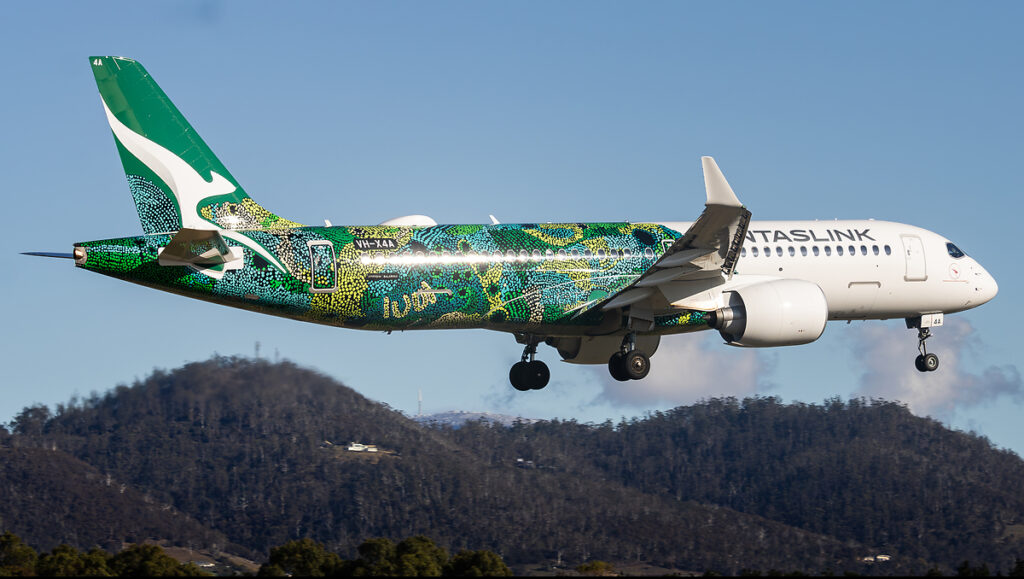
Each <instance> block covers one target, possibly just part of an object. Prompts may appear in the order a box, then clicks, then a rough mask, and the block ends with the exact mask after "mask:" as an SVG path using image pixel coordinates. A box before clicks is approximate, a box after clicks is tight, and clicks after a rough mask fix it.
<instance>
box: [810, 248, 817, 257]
mask: <svg viewBox="0 0 1024 579" xmlns="http://www.w3.org/2000/svg"><path fill="white" fill-rule="evenodd" d="M811 253H813V254H814V257H818V246H817V245H815V246H814V247H812V248H811Z"/></svg>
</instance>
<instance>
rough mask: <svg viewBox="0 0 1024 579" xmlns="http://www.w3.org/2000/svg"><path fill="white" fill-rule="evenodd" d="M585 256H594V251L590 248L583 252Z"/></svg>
mask: <svg viewBox="0 0 1024 579" xmlns="http://www.w3.org/2000/svg"><path fill="white" fill-rule="evenodd" d="M583 257H585V258H586V259H590V258H592V257H594V252H593V251H590V250H589V249H588V250H586V251H584V252H583Z"/></svg>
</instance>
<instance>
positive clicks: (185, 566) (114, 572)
mask: <svg viewBox="0 0 1024 579" xmlns="http://www.w3.org/2000/svg"><path fill="white" fill-rule="evenodd" d="M203 575H209V574H208V573H204V572H203V571H202V569H200V568H199V567H197V566H196V565H194V564H192V563H178V562H177V561H175V560H174V559H173V558H171V557H170V556H169V555H167V554H166V553H164V550H163V549H162V548H160V547H159V546H157V545H132V546H131V547H129V548H127V549H125V550H123V551H121V552H120V553H118V554H116V555H111V554H110V553H107V552H106V551H104V550H102V549H99V548H96V547H94V548H92V549H90V550H89V551H88V552H84V553H83V552H81V551H79V550H78V549H75V548H74V547H71V546H69V545H58V546H56V547H54V548H53V550H52V551H50V552H49V553H43V554H42V555H40V554H39V553H37V552H36V550H35V549H33V548H32V547H30V546H29V545H26V544H25V543H24V542H23V541H22V540H21V538H20V537H18V536H17V535H14V534H13V533H11V532H6V533H4V534H3V535H0V576H2V577H33V576H40V577H197V576H203Z"/></svg>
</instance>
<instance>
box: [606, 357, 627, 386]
mask: <svg viewBox="0 0 1024 579" xmlns="http://www.w3.org/2000/svg"><path fill="white" fill-rule="evenodd" d="M625 358H626V356H625V355H624V354H623V353H622V352H615V353H614V354H612V357H611V358H610V359H609V360H608V373H609V374H611V375H612V378H615V379H616V380H618V381H619V382H625V381H627V380H629V374H627V373H626V363H625V362H624V360H625Z"/></svg>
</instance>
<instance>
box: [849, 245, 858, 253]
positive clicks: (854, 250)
mask: <svg viewBox="0 0 1024 579" xmlns="http://www.w3.org/2000/svg"><path fill="white" fill-rule="evenodd" d="M850 255H857V248H856V247H854V246H852V245H851V246H850Z"/></svg>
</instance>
